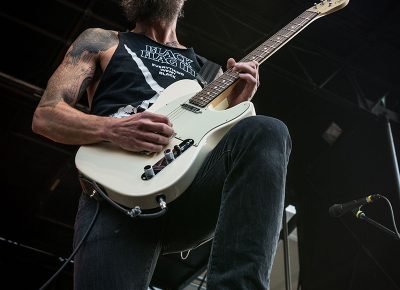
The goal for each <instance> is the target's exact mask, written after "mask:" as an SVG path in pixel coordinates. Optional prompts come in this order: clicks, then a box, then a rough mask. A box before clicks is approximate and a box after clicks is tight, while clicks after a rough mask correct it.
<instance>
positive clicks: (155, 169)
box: [141, 139, 194, 180]
mask: <svg viewBox="0 0 400 290" xmlns="http://www.w3.org/2000/svg"><path fill="white" fill-rule="evenodd" d="M193 144H194V140H193V139H186V140H184V141H182V142H181V143H180V144H179V145H175V146H174V148H173V149H172V150H171V149H167V150H165V151H164V157H163V158H161V159H160V160H158V161H157V162H156V163H155V164H153V165H146V166H145V167H144V173H143V174H142V176H141V178H142V180H150V179H151V178H153V177H154V176H155V175H157V174H158V173H159V172H161V171H162V170H163V169H164V168H165V167H167V166H168V165H169V164H171V163H172V162H174V160H175V159H177V158H179V156H181V154H182V153H183V152H185V151H186V150H187V149H189V148H190V147H191V146H192V145H193Z"/></svg>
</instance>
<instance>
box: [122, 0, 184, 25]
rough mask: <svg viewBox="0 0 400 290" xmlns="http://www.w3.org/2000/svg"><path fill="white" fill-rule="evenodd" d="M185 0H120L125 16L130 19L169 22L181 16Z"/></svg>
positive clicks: (134, 20)
mask: <svg viewBox="0 0 400 290" xmlns="http://www.w3.org/2000/svg"><path fill="white" fill-rule="evenodd" d="M184 1H185V0H122V1H121V6H122V7H123V9H124V11H125V14H126V16H127V17H128V19H129V20H130V21H133V22H136V21H142V20H146V21H152V22H153V21H165V22H170V21H173V20H174V19H175V18H177V17H179V16H182V11H181V8H182V6H183V4H182V3H183V2H184Z"/></svg>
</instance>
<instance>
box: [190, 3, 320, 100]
mask: <svg viewBox="0 0 400 290" xmlns="http://www.w3.org/2000/svg"><path fill="white" fill-rule="evenodd" d="M317 16H318V12H313V11H310V9H309V10H306V11H305V12H303V13H302V14H301V15H299V16H297V17H296V18H295V19H294V20H292V21H291V22H290V23H289V24H287V25H286V26H285V27H283V28H282V29H281V30H279V31H278V32H277V33H275V34H274V35H273V36H271V37H270V38H269V39H268V40H266V41H265V42H263V43H262V44H261V45H259V46H258V47H257V48H256V49H254V50H253V51H252V52H250V53H249V54H248V55H247V56H245V57H244V58H242V59H241V60H240V61H241V62H248V61H256V62H258V63H259V64H261V63H263V62H264V61H265V60H266V59H267V58H268V57H270V56H271V55H272V54H273V53H274V52H276V51H277V50H279V49H280V48H281V47H282V46H284V45H285V44H286V43H287V42H288V41H289V40H290V39H292V38H293V37H294V36H295V35H296V34H297V33H299V32H300V31H301V30H302V29H304V28H305V27H306V26H307V25H308V24H310V23H311V21H312V20H314V19H315V18H316V17H317ZM238 79H239V73H238V72H236V71H233V70H232V69H228V70H227V71H226V72H225V73H224V74H222V75H221V76H220V77H218V78H217V79H215V80H214V81H212V82H211V83H209V84H208V85H206V86H205V87H204V88H203V90H201V91H200V92H198V93H197V94H196V95H194V96H193V97H192V98H191V99H190V100H189V102H190V103H191V104H193V105H196V106H198V107H201V108H204V107H205V106H207V105H208V104H209V103H211V102H212V101H213V100H214V99H215V98H217V97H218V96H219V95H221V93H222V92H224V91H225V90H226V89H227V88H229V87H230V86H231V85H233V84H234V83H235V82H236V81H237V80H238Z"/></svg>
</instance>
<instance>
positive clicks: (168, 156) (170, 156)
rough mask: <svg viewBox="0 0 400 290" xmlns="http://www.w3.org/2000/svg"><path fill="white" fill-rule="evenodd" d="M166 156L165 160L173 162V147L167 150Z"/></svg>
mask: <svg viewBox="0 0 400 290" xmlns="http://www.w3.org/2000/svg"><path fill="white" fill-rule="evenodd" d="M164 156H165V160H166V161H167V163H171V162H172V161H174V159H175V156H174V152H173V151H172V150H171V149H167V150H165V151H164Z"/></svg>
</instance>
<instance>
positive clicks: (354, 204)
mask: <svg viewBox="0 0 400 290" xmlns="http://www.w3.org/2000/svg"><path fill="white" fill-rule="evenodd" d="M380 197H381V195H380V194H371V195H369V196H367V197H363V198H359V199H356V200H352V201H349V202H346V203H342V204H334V205H332V206H331V207H330V208H329V214H330V215H331V216H332V217H339V216H341V215H343V214H344V213H346V212H348V211H351V210H353V209H356V208H358V207H360V206H362V205H365V204H367V203H371V202H373V201H374V200H377V199H378V198H380Z"/></svg>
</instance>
